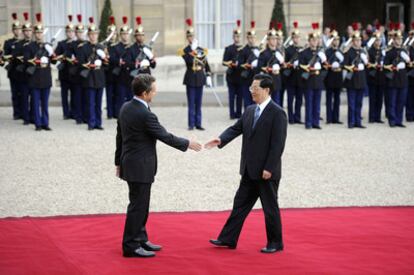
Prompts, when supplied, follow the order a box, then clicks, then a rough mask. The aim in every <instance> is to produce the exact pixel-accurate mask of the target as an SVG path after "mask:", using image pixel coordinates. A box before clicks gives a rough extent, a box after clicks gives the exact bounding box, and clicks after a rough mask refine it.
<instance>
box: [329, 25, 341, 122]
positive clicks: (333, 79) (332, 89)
mask: <svg viewBox="0 0 414 275" xmlns="http://www.w3.org/2000/svg"><path fill="white" fill-rule="evenodd" d="M332 37H333V38H334V39H339V36H338V33H337V32H336V31H333V32H332ZM325 54H326V58H327V70H328V73H327V75H326V78H325V88H326V123H337V124H341V123H342V122H340V121H339V109H340V106H341V89H342V87H343V77H342V65H343V61H344V56H343V54H342V52H341V51H340V50H339V49H338V48H334V47H330V48H328V49H327V50H326V52H325Z"/></svg>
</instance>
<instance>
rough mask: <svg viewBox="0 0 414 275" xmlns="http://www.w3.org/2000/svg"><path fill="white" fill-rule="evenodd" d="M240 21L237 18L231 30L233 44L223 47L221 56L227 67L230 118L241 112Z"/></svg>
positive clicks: (239, 114) (239, 115)
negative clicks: (235, 25)
mask: <svg viewBox="0 0 414 275" xmlns="http://www.w3.org/2000/svg"><path fill="white" fill-rule="evenodd" d="M240 23H241V21H240V20H237V28H236V29H234V30H233V44H231V45H229V46H227V47H226V48H225V49H224V56H223V65H224V66H226V67H227V71H226V81H227V87H228V89H229V109H230V119H236V118H240V117H241V112H242V102H243V97H242V90H241V83H240V74H241V70H240V67H239V63H238V59H239V53H240V50H241V49H242V46H241V44H240V40H241V29H240Z"/></svg>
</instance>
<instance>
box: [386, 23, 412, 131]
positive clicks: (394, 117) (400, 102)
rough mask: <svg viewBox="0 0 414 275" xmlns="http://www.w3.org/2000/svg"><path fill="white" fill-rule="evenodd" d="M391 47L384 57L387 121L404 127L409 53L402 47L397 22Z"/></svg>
mask: <svg viewBox="0 0 414 275" xmlns="http://www.w3.org/2000/svg"><path fill="white" fill-rule="evenodd" d="M392 39H393V47H392V48H391V49H390V50H388V51H387V53H386V55H385V59H384V69H385V76H386V78H387V82H388V100H389V101H388V104H389V106H388V110H389V111H388V123H389V125H390V126H391V127H395V126H397V127H405V125H404V124H403V113H404V107H405V104H406V102H407V88H408V77H407V64H409V63H411V59H410V56H409V53H408V52H407V51H406V50H405V49H404V48H403V47H402V43H403V41H402V39H403V36H402V33H401V30H400V29H399V24H398V23H397V24H396V25H395V31H394V36H393V38H392Z"/></svg>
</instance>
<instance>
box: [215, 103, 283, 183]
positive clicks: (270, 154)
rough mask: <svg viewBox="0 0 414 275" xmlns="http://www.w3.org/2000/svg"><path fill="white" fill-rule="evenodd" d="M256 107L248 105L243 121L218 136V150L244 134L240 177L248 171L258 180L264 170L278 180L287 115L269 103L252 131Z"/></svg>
mask: <svg viewBox="0 0 414 275" xmlns="http://www.w3.org/2000/svg"><path fill="white" fill-rule="evenodd" d="M256 106H257V105H251V106H249V107H248V108H247V110H246V111H245V112H244V114H243V116H242V118H241V119H239V120H238V121H237V122H236V123H235V124H234V125H233V126H231V127H229V128H228V129H227V130H225V131H224V132H223V133H222V134H221V135H220V139H221V144H220V146H219V148H223V147H224V146H226V144H228V143H229V142H230V141H232V140H233V139H234V138H236V137H237V136H239V135H241V134H243V144H242V153H241V161H240V175H242V176H243V175H244V174H245V173H246V171H247V173H248V175H249V177H250V178H251V179H252V180H260V179H262V175H263V170H267V171H269V172H271V173H272V177H271V179H272V180H279V179H280V177H281V166H282V163H281V158H282V153H283V150H284V147H285V141H286V132H287V120H286V113H285V112H284V111H283V109H282V108H281V107H279V106H278V105H277V104H276V103H274V102H273V101H270V102H269V104H268V105H267V106H266V108H265V109H264V110H263V112H262V114H261V115H260V117H259V120H258V121H257V123H256V127H255V128H254V129H252V126H253V118H254V112H255V109H256Z"/></svg>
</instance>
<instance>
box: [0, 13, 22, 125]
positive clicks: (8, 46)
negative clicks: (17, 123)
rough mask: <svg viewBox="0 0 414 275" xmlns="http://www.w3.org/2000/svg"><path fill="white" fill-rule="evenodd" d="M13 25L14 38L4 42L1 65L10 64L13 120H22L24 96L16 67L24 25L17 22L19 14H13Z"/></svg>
mask: <svg viewBox="0 0 414 275" xmlns="http://www.w3.org/2000/svg"><path fill="white" fill-rule="evenodd" d="M12 18H13V23H12V32H13V38H10V39H7V40H6V41H5V42H4V47H3V56H2V58H1V61H0V62H1V63H2V64H1V65H2V66H3V65H4V64H5V63H6V62H7V63H8V64H7V65H6V66H5V69H6V70H7V77H8V78H9V80H10V91H11V101H12V106H13V118H14V119H21V118H23V112H22V108H21V102H22V94H21V85H20V79H19V77H18V76H19V74H18V73H17V72H16V66H17V64H18V63H19V61H18V60H16V58H15V57H16V56H15V54H16V46H17V44H18V42H19V41H20V36H21V33H22V24H21V23H20V22H19V21H18V20H17V14H16V13H13V14H12Z"/></svg>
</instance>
